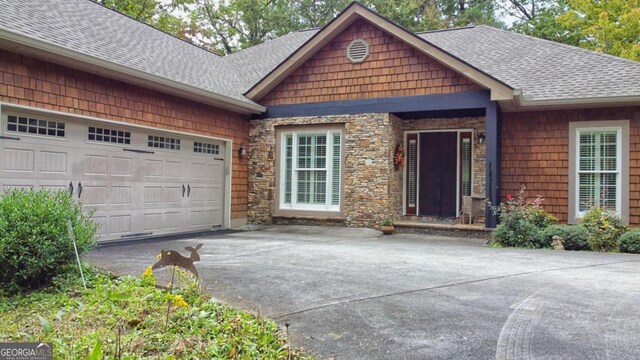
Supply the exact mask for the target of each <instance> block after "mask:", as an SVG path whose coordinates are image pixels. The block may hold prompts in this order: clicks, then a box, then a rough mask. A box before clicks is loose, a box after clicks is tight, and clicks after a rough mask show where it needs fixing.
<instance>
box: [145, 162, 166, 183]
mask: <svg viewBox="0 0 640 360" xmlns="http://www.w3.org/2000/svg"><path fill="white" fill-rule="evenodd" d="M162 163H163V161H162V160H160V159H149V158H145V159H144V167H143V169H144V177H145V180H149V179H150V178H160V179H161V178H162Z"/></svg>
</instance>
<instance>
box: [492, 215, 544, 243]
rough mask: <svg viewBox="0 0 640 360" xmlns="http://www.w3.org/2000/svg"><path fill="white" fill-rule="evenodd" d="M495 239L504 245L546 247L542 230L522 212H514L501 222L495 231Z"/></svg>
mask: <svg viewBox="0 0 640 360" xmlns="http://www.w3.org/2000/svg"><path fill="white" fill-rule="evenodd" d="M492 236H493V239H494V240H496V241H497V242H498V243H500V244H501V245H504V246H511V247H524V248H541V247H544V237H543V236H542V231H541V229H540V228H538V227H537V226H536V225H534V224H532V223H531V222H529V221H528V220H527V219H526V218H524V217H523V216H522V214H513V215H512V216H510V217H509V218H507V219H506V220H505V221H503V222H502V223H500V225H498V226H497V227H496V229H495V230H494V231H493V234H492Z"/></svg>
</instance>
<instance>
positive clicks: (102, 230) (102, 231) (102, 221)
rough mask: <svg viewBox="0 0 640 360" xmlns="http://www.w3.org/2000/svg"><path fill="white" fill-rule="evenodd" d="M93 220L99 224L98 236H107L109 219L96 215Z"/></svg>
mask: <svg viewBox="0 0 640 360" xmlns="http://www.w3.org/2000/svg"><path fill="white" fill-rule="evenodd" d="M91 220H93V221H94V222H95V223H97V224H98V231H97V232H96V234H97V235H98V236H105V235H107V217H106V216H105V215H97V214H94V215H93V217H92V218H91Z"/></svg>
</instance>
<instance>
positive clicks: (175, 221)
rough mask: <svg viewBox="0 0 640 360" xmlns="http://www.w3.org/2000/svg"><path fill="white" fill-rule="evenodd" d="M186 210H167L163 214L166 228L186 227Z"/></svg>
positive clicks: (177, 228)
mask: <svg viewBox="0 0 640 360" xmlns="http://www.w3.org/2000/svg"><path fill="white" fill-rule="evenodd" d="M184 217H185V216H184V212H183V211H179V210H167V211H165V212H164V213H163V215H162V224H163V226H164V229H165V230H172V231H173V230H179V229H181V228H182V227H184V221H185V220H184Z"/></svg>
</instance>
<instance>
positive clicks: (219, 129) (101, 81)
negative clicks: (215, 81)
mask: <svg viewBox="0 0 640 360" xmlns="http://www.w3.org/2000/svg"><path fill="white" fill-rule="evenodd" d="M0 101H2V102H6V103H12V104H17V105H24V106H31V107H34V108H40V109H46V110H54V111H60V112H65V113H71V114H78V115H84V116H91V117H96V118H101V119H108V120H115V121H121V122H125V123H131V124H137V125H145V126H152V127H156V128H158V129H166V130H174V131H182V132H186V133H191V134H196V135H206V136H216V137H221V138H226V139H231V140H232V141H233V144H234V149H233V151H232V154H233V160H232V161H233V173H232V196H231V218H232V219H242V218H246V216H247V160H246V159H240V158H239V157H238V151H236V150H237V148H238V146H239V145H240V144H244V145H245V146H247V145H248V141H249V123H248V120H247V117H246V116H243V115H239V114H235V113H233V112H230V111H227V110H222V109H219V108H216V107H213V106H210V105H205V104H201V103H198V102H194V101H191V100H188V99H183V98H180V97H177V96H172V95H167V94H163V93H160V92H157V91H152V90H148V89H145V88H142V87H138V86H133V85H129V84H126V83H123V82H119V81H115V80H111V79H108V78H105V77H101V76H97V75H93V74H89V73H85V72H81V71H77V70H74V69H72V68H68V67H64V66H60V65H56V64H52V63H49V62H45V61H41V60H37V59H34V58H31V57H27V56H23V55H18V54H15V53H11V52H8V51H5V50H0Z"/></svg>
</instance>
